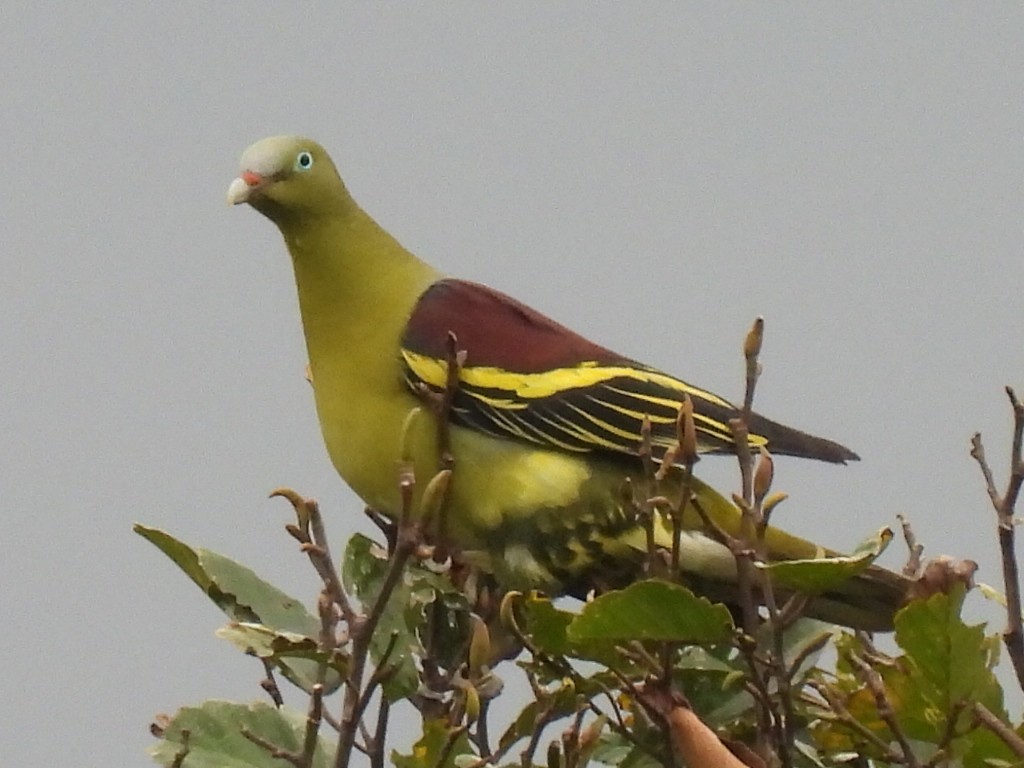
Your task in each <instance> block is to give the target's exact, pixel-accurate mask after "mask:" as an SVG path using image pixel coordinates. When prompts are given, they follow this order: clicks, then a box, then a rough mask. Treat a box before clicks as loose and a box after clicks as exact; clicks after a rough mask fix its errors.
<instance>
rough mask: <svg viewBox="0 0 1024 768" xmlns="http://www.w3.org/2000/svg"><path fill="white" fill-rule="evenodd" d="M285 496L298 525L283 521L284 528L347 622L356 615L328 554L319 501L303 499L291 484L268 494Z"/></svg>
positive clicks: (351, 621) (328, 549)
mask: <svg viewBox="0 0 1024 768" xmlns="http://www.w3.org/2000/svg"><path fill="white" fill-rule="evenodd" d="M278 496H279V497H281V498H284V499H287V500H288V502H289V503H290V504H291V505H292V509H294V510H295V515H296V517H297V518H298V520H299V524H298V525H287V526H285V529H286V530H287V531H288V533H289V534H290V535H291V536H292V537H293V538H294V539H295V540H297V541H298V542H299V544H300V546H301V548H302V551H303V552H305V553H306V555H307V556H308V557H309V561H310V563H312V564H313V567H314V568H315V569H316V572H317V574H318V575H319V576H320V579H321V580H322V581H323V583H324V586H325V587H326V588H327V591H328V592H329V593H330V595H331V598H332V599H333V600H334V602H336V603H337V604H338V607H339V608H340V609H341V615H342V616H343V617H344V619H345V622H346V623H347V624H349V625H351V624H352V623H353V622H354V621H355V619H356V611H355V609H354V608H353V607H352V603H351V601H350V600H349V598H348V595H347V594H346V592H345V588H344V587H343V586H342V585H341V580H340V579H339V578H338V569H337V568H336V567H335V566H334V559H333V558H332V557H331V550H330V545H329V543H328V539H327V534H326V532H325V530H324V519H323V516H322V515H321V514H320V505H319V504H318V503H317V502H316V500H315V499H306V498H303V497H302V496H300V495H299V494H298V493H296V492H295V491H293V490H292V489H291V488H278V489H276V490H274V491H273V492H271V494H270V497H271V498H275V497H278Z"/></svg>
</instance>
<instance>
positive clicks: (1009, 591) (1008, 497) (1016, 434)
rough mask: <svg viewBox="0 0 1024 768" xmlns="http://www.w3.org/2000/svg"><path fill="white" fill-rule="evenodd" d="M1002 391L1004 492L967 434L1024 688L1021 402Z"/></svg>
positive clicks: (1011, 649) (1009, 642)
mask: <svg viewBox="0 0 1024 768" xmlns="http://www.w3.org/2000/svg"><path fill="white" fill-rule="evenodd" d="M1006 395H1007V397H1008V398H1009V399H1010V405H1011V406H1012V407H1013V443H1012V446H1011V449H1010V477H1009V479H1008V480H1007V484H1006V492H1005V493H1003V494H1002V495H1000V493H999V491H998V490H997V489H996V485H995V479H994V477H993V476H992V469H991V467H990V466H989V463H988V461H987V460H986V458H985V448H984V446H983V445H982V442H981V434H980V433H975V434H974V436H973V437H972V438H971V457H972V458H974V460H975V461H977V462H978V466H979V468H980V469H981V473H982V476H983V477H984V479H985V490H986V492H987V493H988V497H989V500H990V501H991V502H992V507H993V509H995V512H996V518H997V521H998V531H999V551H1000V554H1001V556H1002V562H1003V588H1004V591H1005V593H1006V617H1007V627H1006V630H1005V631H1004V632H1003V642H1004V643H1005V644H1006V650H1007V652H1008V653H1009V655H1010V661H1011V662H1012V663H1013V670H1014V672H1015V673H1016V675H1017V683H1018V685H1020V687H1021V688H1022V689H1024V620H1022V617H1021V590H1020V575H1019V572H1018V567H1017V554H1016V539H1015V536H1016V528H1015V526H1014V520H1013V515H1014V509H1015V507H1016V505H1017V499H1018V497H1019V495H1020V490H1021V485H1022V484H1024V461H1022V460H1021V451H1022V444H1024V404H1022V403H1021V402H1020V400H1018V399H1017V395H1016V393H1015V392H1014V391H1013V389H1012V388H1011V387H1007V388H1006Z"/></svg>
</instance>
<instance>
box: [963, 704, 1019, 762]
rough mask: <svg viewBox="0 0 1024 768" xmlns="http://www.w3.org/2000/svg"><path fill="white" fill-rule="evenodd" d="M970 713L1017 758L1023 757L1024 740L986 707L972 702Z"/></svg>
mask: <svg viewBox="0 0 1024 768" xmlns="http://www.w3.org/2000/svg"><path fill="white" fill-rule="evenodd" d="M971 711H972V712H973V714H974V716H975V718H977V720H978V722H979V723H981V724H982V725H983V726H985V727H986V728H988V729H989V730H990V731H992V733H994V734H995V735H996V736H998V737H999V738H1000V739H1002V741H1003V743H1004V744H1005V745H1006V746H1008V747H1009V748H1010V751H1012V752H1013V754H1015V755H1016V756H1017V757H1024V739H1022V738H1021V737H1020V736H1019V735H1018V734H1017V732H1016V731H1015V730H1013V728H1011V727H1010V726H1008V725H1007V724H1006V723H1004V722H1003V721H1002V720H1000V719H999V718H998V717H996V716H995V715H994V714H993V713H992V711H991V710H990V709H989V708H988V707H986V706H985V705H984V704H982V703H981V702H979V701H976V702H974V706H973V707H972V708H971Z"/></svg>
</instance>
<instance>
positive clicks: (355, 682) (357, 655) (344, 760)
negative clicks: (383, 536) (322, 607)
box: [334, 468, 420, 768]
mask: <svg viewBox="0 0 1024 768" xmlns="http://www.w3.org/2000/svg"><path fill="white" fill-rule="evenodd" d="M414 486H415V478H414V476H413V473H412V470H411V469H410V468H405V469H403V470H402V474H401V478H400V481H399V488H400V490H401V495H402V516H401V520H400V521H399V524H398V540H397V543H396V545H395V551H394V553H392V556H391V560H390V561H389V563H388V570H387V573H386V574H385V575H384V581H383V583H382V584H381V588H380V592H378V594H377V598H376V600H375V601H374V603H373V607H372V608H371V609H370V612H369V613H368V614H367V615H366V616H365V617H359V618H358V619H356V620H355V621H354V622H353V624H352V625H351V626H350V632H351V635H352V653H351V657H350V664H349V669H348V675H347V677H346V679H345V695H344V701H343V703H342V711H341V719H340V722H341V732H340V734H339V737H338V749H337V752H336V753H335V757H334V765H335V767H336V768H344V766H347V765H348V764H349V759H350V758H351V755H352V748H353V746H354V744H355V736H356V731H357V730H358V727H359V723H360V716H361V714H362V712H363V710H364V709H365V708H366V703H365V702H364V700H363V674H364V672H365V670H366V662H367V659H368V658H369V654H370V640H371V639H372V638H373V633H374V630H376V628H377V624H378V623H380V619H381V617H382V616H383V615H384V609H385V608H386V607H387V604H388V601H389V600H390V599H391V595H392V593H393V592H394V590H395V587H397V586H398V582H399V580H400V579H401V577H402V573H403V571H404V569H405V565H406V563H407V562H408V560H409V558H410V557H411V556H412V554H413V552H415V551H416V545H417V543H418V542H419V539H420V533H419V526H418V525H417V523H416V522H415V521H413V519H412V498H413V488H414Z"/></svg>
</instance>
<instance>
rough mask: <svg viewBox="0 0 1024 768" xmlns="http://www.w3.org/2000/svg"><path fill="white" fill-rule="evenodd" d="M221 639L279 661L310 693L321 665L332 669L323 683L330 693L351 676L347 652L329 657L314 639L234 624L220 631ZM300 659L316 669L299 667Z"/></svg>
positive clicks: (300, 665)
mask: <svg viewBox="0 0 1024 768" xmlns="http://www.w3.org/2000/svg"><path fill="white" fill-rule="evenodd" d="M217 636H218V637H220V638H223V639H224V640H227V641H228V642H229V643H232V644H233V645H234V646H235V647H236V648H239V649H240V650H242V651H244V652H246V653H251V654H252V655H254V656H257V657H258V658H261V659H265V660H267V661H273V662H276V663H277V664H278V665H279V666H281V667H282V668H284V667H288V668H289V669H292V671H293V672H294V674H295V675H296V676H298V677H300V678H301V687H302V688H303V690H306V691H310V690H312V687H313V685H314V684H315V683H316V682H317V681H318V677H317V675H316V672H317V670H318V668H319V666H320V665H321V664H325V665H327V667H328V674H327V675H325V676H324V681H323V685H324V691H325V692H326V693H331V692H333V691H334V690H336V689H337V688H338V686H339V685H341V681H342V680H343V679H344V677H345V675H346V674H347V673H348V656H347V655H346V654H345V653H342V651H340V650H339V649H335V650H334V651H333V652H331V653H329V654H328V653H324V652H323V651H322V650H320V647H319V645H318V644H317V642H316V641H315V640H314V639H313V638H311V637H306V636H305V635H300V634H298V633H295V632H282V631H279V630H274V629H271V628H270V627H267V626H265V625H263V624H253V623H248V622H232V623H231V624H228V625H227V626H226V627H222V628H221V629H218V630H217ZM296 659H299V660H302V661H304V662H313V663H314V664H315V666H313V667H311V666H310V664H298V665H296V664H294V661H295V660H296ZM309 672H313V675H312V676H310V677H307V673H309ZM289 679H291V678H289Z"/></svg>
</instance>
